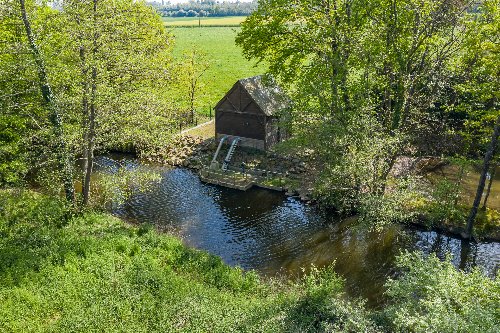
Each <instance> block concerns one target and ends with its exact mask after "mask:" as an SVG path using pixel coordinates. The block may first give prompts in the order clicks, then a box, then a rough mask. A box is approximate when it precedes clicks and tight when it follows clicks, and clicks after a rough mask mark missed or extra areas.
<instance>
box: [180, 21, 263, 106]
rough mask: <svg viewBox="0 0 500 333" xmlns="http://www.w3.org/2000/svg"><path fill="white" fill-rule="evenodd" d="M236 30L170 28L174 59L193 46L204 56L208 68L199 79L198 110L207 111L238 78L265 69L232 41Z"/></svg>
mask: <svg viewBox="0 0 500 333" xmlns="http://www.w3.org/2000/svg"><path fill="white" fill-rule="evenodd" d="M238 30H239V28H230V27H202V28H175V29H173V34H174V36H175V37H176V44H175V47H174V57H175V58H177V59H180V58H181V56H182V54H183V52H188V51H189V50H190V49H192V48H193V47H196V48H198V49H200V50H202V51H203V52H204V53H206V55H207V59H208V62H209V64H210V67H209V68H208V70H207V71H206V72H205V73H204V75H203V76H202V78H201V84H202V86H203V89H202V92H201V94H200V97H199V101H200V103H199V104H200V106H201V107H200V109H201V110H202V112H204V113H206V114H208V107H209V106H211V107H214V106H215V104H217V102H218V101H219V100H220V99H221V98H222V97H224V95H225V94H226V92H227V91H228V90H229V89H231V87H232V86H233V84H234V83H235V82H236V81H237V80H239V79H241V78H245V77H249V76H254V75H258V74H263V73H264V72H265V71H266V67H265V66H264V65H262V64H261V65H259V66H257V67H255V63H254V62H251V61H248V60H246V59H245V58H244V57H243V55H242V52H241V49H240V48H239V47H237V46H236V44H235V42H234V38H235V37H236V34H237V31H238Z"/></svg>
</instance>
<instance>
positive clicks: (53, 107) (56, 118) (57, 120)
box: [19, 0, 75, 202]
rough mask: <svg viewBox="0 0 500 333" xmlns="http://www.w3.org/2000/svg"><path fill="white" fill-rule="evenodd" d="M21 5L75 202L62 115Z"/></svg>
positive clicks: (68, 188) (68, 192)
mask: <svg viewBox="0 0 500 333" xmlns="http://www.w3.org/2000/svg"><path fill="white" fill-rule="evenodd" d="M19 5H20V9H21V16H22V20H23V24H24V28H25V30H26V36H27V38H28V42H29V47H30V49H31V52H32V53H33V57H34V60H35V64H36V69H37V72H38V80H39V81H40V90H41V93H42V97H43V100H44V102H45V104H46V105H47V106H48V107H49V110H50V122H51V124H52V127H53V130H54V135H55V138H56V140H57V141H56V150H57V151H56V155H57V162H58V167H59V168H60V169H61V170H62V175H63V182H64V192H65V194H66V199H67V200H68V201H70V202H74V200H75V189H74V186H73V173H72V169H73V168H72V161H71V158H70V156H69V153H68V151H67V149H66V141H65V140H64V130H63V124H62V119H61V114H60V111H59V108H58V106H57V104H56V103H55V100H54V95H53V93H52V88H51V87H50V84H49V82H48V78H47V70H46V68H45V63H44V61H43V59H42V56H41V55H40V50H39V49H38V46H37V45H36V43H35V38H34V36H33V31H32V29H31V23H30V21H29V19H28V15H27V13H26V3H25V0H19Z"/></svg>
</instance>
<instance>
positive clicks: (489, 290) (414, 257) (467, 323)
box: [385, 253, 500, 333]
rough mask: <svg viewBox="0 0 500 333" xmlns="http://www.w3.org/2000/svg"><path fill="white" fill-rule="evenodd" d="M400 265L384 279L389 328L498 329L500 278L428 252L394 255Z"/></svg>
mask: <svg viewBox="0 0 500 333" xmlns="http://www.w3.org/2000/svg"><path fill="white" fill-rule="evenodd" d="M397 266H398V268H399V269H401V270H403V275H402V276H401V277H399V278H398V279H395V280H392V279H390V280H389V281H388V282H387V285H386V286H387V288H388V291H387V295H388V296H389V297H390V299H391V301H392V304H391V305H390V306H388V307H387V308H386V310H385V315H386V316H387V318H388V321H389V322H391V323H392V324H391V325H392V326H393V329H394V330H397V331H402V332H440V333H445V332H474V333H475V332H485V333H486V332H498V330H497V329H498V323H500V312H499V311H498V309H500V280H499V279H498V278H495V279H489V278H488V277H486V276H484V275H483V274H482V273H481V272H480V271H479V270H478V269H474V270H473V271H472V272H470V273H465V272H463V271H459V270H457V269H456V268H455V267H454V266H453V264H452V263H451V262H450V260H449V258H448V259H447V260H445V261H441V260H439V259H438V258H437V257H436V256H434V255H431V256H430V257H429V258H427V259H425V258H423V257H422V256H421V255H420V254H418V253H406V254H404V255H402V256H400V257H398V260H397Z"/></svg>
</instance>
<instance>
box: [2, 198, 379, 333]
mask: <svg viewBox="0 0 500 333" xmlns="http://www.w3.org/2000/svg"><path fill="white" fill-rule="evenodd" d="M0 234H1V237H0V330H1V331H2V332H18V331H28V332H41V331H44V332H45V331H54V332H60V331H65V332H74V331H106V332H115V331H116V332H170V331H179V332H206V331H213V332H228V331H244V332H290V331H295V332H298V331H300V332H317V331H336V332H372V331H376V328H375V327H374V325H373V323H372V322H371V321H370V320H369V316H368V313H367V312H366V311H365V310H363V307H362V304H358V303H350V302H348V301H345V300H343V299H342V297H341V290H342V281H341V280H340V279H339V278H338V277H337V276H336V275H335V274H334V273H333V271H332V270H331V269H329V270H325V271H318V270H313V273H312V274H311V275H309V276H307V277H305V278H304V280H301V281H298V282H296V283H294V284H289V285H281V286H280V285H278V284H277V283H274V282H272V281H270V282H263V281H261V280H260V278H259V277H258V276H257V275H256V274H255V273H254V272H244V271H243V270H241V269H239V268H231V267H229V266H227V265H225V264H224V263H223V262H222V260H221V259H220V258H218V257H215V256H212V255H209V254H207V253H204V252H200V251H198V250H194V249H189V248H187V247H185V246H184V245H182V243H181V241H180V240H178V239H175V238H173V237H171V236H168V235H162V234H159V233H158V232H156V231H155V230H153V229H152V228H151V227H148V226H146V227H139V228H135V227H131V226H128V225H126V224H124V223H123V222H122V221H120V220H118V219H116V218H113V217H110V216H107V215H101V214H95V213H86V214H84V215H81V216H76V217H70V216H69V215H67V209H66V207H65V205H64V203H62V202H61V201H59V200H57V199H53V198H49V197H45V196H41V195H38V194H35V193H32V192H13V191H3V192H0Z"/></svg>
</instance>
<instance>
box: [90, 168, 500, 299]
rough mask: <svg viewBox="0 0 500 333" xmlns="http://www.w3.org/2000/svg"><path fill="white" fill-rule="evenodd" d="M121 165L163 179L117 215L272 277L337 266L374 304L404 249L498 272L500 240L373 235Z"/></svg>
mask: <svg viewBox="0 0 500 333" xmlns="http://www.w3.org/2000/svg"><path fill="white" fill-rule="evenodd" d="M121 163H122V165H125V166H126V167H127V168H143V169H148V170H155V171H156V172H159V173H160V174H161V180H160V181H159V182H158V183H155V184H154V185H153V186H152V188H151V189H150V190H149V191H147V192H144V193H140V192H138V193H134V194H133V195H132V196H131V197H130V198H129V199H127V200H126V202H124V203H122V204H119V205H115V207H114V208H113V213H114V214H116V215H117V216H119V217H122V218H124V219H127V220H130V221H134V222H136V223H151V224H154V225H158V226H162V227H166V228H167V229H171V230H172V231H173V232H175V234H177V235H179V236H180V237H181V238H182V239H183V240H184V242H185V244H186V245H188V246H192V247H195V248H198V249H202V250H206V251H208V252H210V253H212V254H215V255H217V256H220V257H221V258H222V259H223V260H224V261H225V262H226V263H227V264H229V265H232V266H240V267H242V268H244V269H254V270H256V271H258V272H259V273H260V274H262V275H263V276H266V277H274V276H277V275H278V276H281V277H282V276H286V277H288V278H295V277H297V276H300V275H301V274H303V272H304V271H305V272H307V271H308V270H309V269H310V267H311V265H314V266H316V267H319V268H321V267H324V266H327V265H331V264H333V263H334V262H335V264H334V265H335V266H334V267H335V271H336V272H337V273H338V274H340V275H341V276H342V277H344V279H345V285H346V292H347V293H348V294H349V295H350V296H354V297H363V298H365V299H367V301H368V305H369V306H372V307H377V306H380V305H381V304H383V302H384V297H383V292H384V287H383V284H384V282H385V281H386V280H387V278H388V277H393V276H395V275H396V274H397V272H396V270H395V267H394V260H395V257H396V256H397V255H398V254H399V253H401V252H402V251H406V250H408V251H414V250H418V251H421V252H422V253H424V254H430V253H436V254H437V255H438V256H439V257H440V258H444V257H445V256H446V255H447V254H448V253H450V254H451V255H452V260H453V263H454V264H455V265H456V266H457V267H459V268H461V269H465V270H469V269H470V268H471V267H475V266H478V267H480V268H481V269H482V270H483V271H484V272H485V273H486V274H488V275H489V276H493V275H494V274H496V271H497V270H498V268H499V267H500V243H495V242H478V243H475V242H470V243H469V242H466V241H462V240H460V239H457V238H455V237H453V236H451V235H446V234H443V233H438V232H434V231H428V230H419V229H415V228H406V227H402V226H393V227H391V228H388V229H387V230H384V231H383V232H380V233H376V232H368V231H366V230H364V229H362V228H353V227H352V225H353V224H354V223H353V221H354V219H352V218H351V219H344V220H341V219H340V218H339V217H338V216H337V215H335V214H332V213H328V212H325V211H324V210H320V209H318V208H317V207H315V206H311V205H308V204H306V203H304V202H301V201H300V200H298V199H297V198H293V197H287V196H285V195H284V194H283V193H280V192H275V191H268V190H263V189H250V190H248V191H246V192H242V191H238V190H232V189H227V188H222V187H217V186H212V185H207V184H203V183H202V182H200V180H199V179H198V177H197V175H196V174H195V173H194V172H192V171H190V170H187V169H179V168H177V169H171V168H167V167H155V166H146V165H141V164H139V163H137V162H136V161H134V160H130V159H125V160H122V161H121ZM99 164H100V165H101V168H100V170H101V171H103V170H106V172H114V171H116V169H117V168H118V164H116V162H115V161H114V160H112V159H109V158H101V159H100V161H99Z"/></svg>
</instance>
